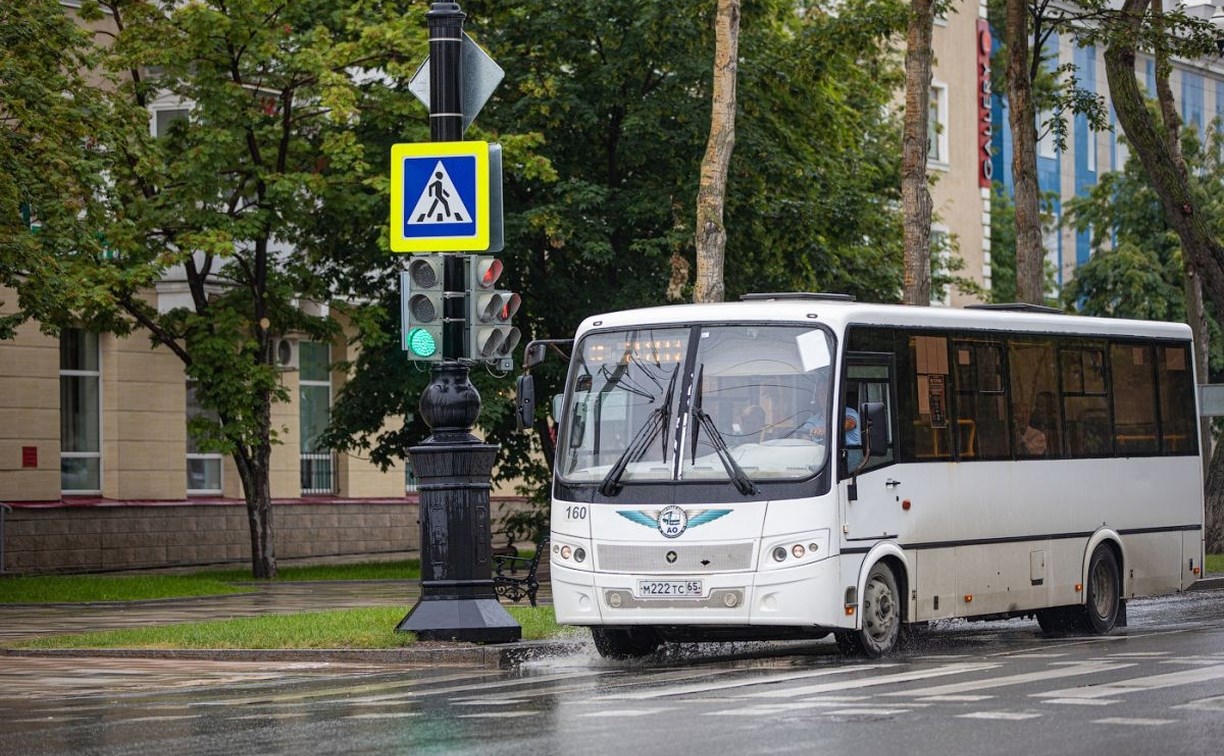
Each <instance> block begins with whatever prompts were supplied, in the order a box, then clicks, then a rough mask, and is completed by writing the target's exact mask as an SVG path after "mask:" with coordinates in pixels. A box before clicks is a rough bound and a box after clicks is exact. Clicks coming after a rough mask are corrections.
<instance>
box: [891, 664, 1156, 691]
mask: <svg viewBox="0 0 1224 756" xmlns="http://www.w3.org/2000/svg"><path fill="white" fill-rule="evenodd" d="M1133 666H1135V665H1134V664H1104V663H1101V662H1080V663H1078V664H1069V665H1068V666H1060V667H1053V668H1051V669H1044V670H1040V671H1038V672H1024V673H1021V674H1017V675H1007V676H1005V677H992V678H990V679H988V680H969V681H967V682H960V683H949V684H947V685H933V686H931V687H929V688H918V689H917V690H901V691H897V692H895V693H885V695H887V696H948V695H956V694H957V693H971V692H973V691H977V690H987V689H989V688H1002V687H1005V686H1008V685H1023V684H1024V683H1031V682H1037V681H1038V680H1053V679H1056V678H1059V677H1075V676H1078V675H1089V674H1093V673H1096V672H1109V671H1112V670H1115V669H1125V668H1127V667H1133Z"/></svg>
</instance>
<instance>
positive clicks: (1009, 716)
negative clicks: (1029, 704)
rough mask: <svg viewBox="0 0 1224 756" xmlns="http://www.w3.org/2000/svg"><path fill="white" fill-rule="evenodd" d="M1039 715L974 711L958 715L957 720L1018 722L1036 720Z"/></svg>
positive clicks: (1027, 712) (1032, 712) (1034, 713)
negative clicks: (1004, 720)
mask: <svg viewBox="0 0 1224 756" xmlns="http://www.w3.org/2000/svg"><path fill="white" fill-rule="evenodd" d="M1040 716H1041V714H1040V713H1039V712H1035V711H975V712H972V713H970V714H960V715H958V717H957V718H958V719H1006V720H1010V721H1015V722H1018V721H1020V720H1024V719H1036V718H1037V717H1040Z"/></svg>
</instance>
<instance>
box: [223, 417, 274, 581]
mask: <svg viewBox="0 0 1224 756" xmlns="http://www.w3.org/2000/svg"><path fill="white" fill-rule="evenodd" d="M254 400H255V401H254V406H253V407H252V412H253V414H254V416H255V417H256V418H257V419H258V421H259V422H260V423H261V424H263V425H264V427H265V428H266V429H267V430H266V432H265V433H264V434H263V435H262V436H261V437H262V438H264V439H267V438H269V437H270V433H271V427H272V403H271V397H270V396H268V395H267V394H263V395H262V396H256V397H254ZM233 458H234V464H235V465H236V466H237V467H238V477H239V478H240V479H241V480H242V495H243V498H245V499H246V505H247V523H248V525H249V526H250V531H251V574H252V575H253V576H254V577H255V579H256V580H272V579H274V578H275V577H276V548H275V539H274V537H273V530H272V483H271V472H272V464H271V463H272V444H271V443H270V442H268V441H264V442H263V443H259V444H257V445H255V446H250V447H240V448H239V449H238V450H236V451H235V452H234V454H233Z"/></svg>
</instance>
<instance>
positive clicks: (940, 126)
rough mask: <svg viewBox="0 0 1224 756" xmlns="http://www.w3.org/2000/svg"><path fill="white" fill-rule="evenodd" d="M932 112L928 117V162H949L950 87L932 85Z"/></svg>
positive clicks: (930, 105) (943, 163) (942, 163)
mask: <svg viewBox="0 0 1224 756" xmlns="http://www.w3.org/2000/svg"><path fill="white" fill-rule="evenodd" d="M929 107H930V113H929V114H928V117H927V162H930V163H939V164H941V165H946V164H947V163H948V87H947V85H946V84H932V85H931V99H930V103H929Z"/></svg>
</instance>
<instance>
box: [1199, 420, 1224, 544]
mask: <svg viewBox="0 0 1224 756" xmlns="http://www.w3.org/2000/svg"><path fill="white" fill-rule="evenodd" d="M1203 540H1204V541H1205V545H1206V547H1207V553H1208V554H1224V444H1218V445H1217V446H1216V448H1215V453H1214V454H1212V455H1211V464H1210V465H1209V466H1208V467H1207V522H1206V529H1205V531H1204V533H1203Z"/></svg>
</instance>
